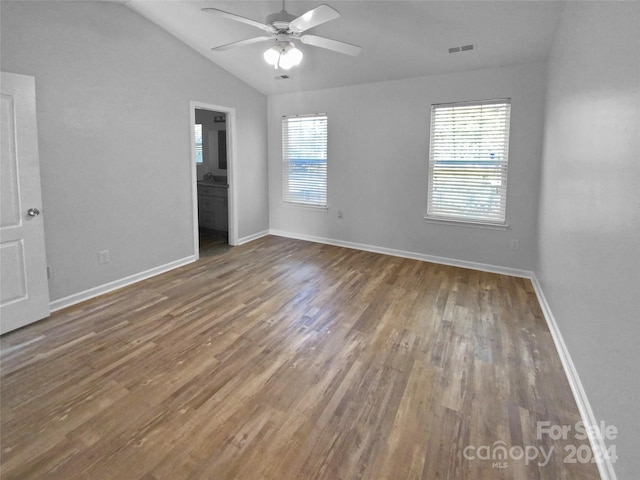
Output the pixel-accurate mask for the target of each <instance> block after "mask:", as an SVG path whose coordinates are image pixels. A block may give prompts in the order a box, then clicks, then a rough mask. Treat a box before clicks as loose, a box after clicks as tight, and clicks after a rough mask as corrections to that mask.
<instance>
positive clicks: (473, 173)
mask: <svg viewBox="0 0 640 480" xmlns="http://www.w3.org/2000/svg"><path fill="white" fill-rule="evenodd" d="M510 111H511V101H510V100H509V99H502V100H490V101H482V102H468V103H447V104H440V105H432V106H431V141H430V152H429V192H428V200H427V218H428V219H436V220H437V219H441V220H458V221H462V222H474V223H488V224H498V225H504V224H505V210H506V201H507V161H508V153H509V119H510Z"/></svg>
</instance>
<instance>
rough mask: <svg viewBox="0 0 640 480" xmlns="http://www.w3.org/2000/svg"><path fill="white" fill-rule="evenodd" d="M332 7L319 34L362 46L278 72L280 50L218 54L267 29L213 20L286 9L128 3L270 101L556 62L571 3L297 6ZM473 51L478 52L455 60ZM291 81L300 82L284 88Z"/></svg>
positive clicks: (320, 54)
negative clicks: (270, 55) (554, 50)
mask: <svg viewBox="0 0 640 480" xmlns="http://www.w3.org/2000/svg"><path fill="white" fill-rule="evenodd" d="M321 3H327V4H328V5H330V6H332V7H333V8H335V9H336V10H338V11H339V12H340V13H341V17H340V18H337V19H335V20H332V21H330V22H328V23H325V24H322V25H319V26H317V27H314V28H313V29H310V30H309V31H308V32H306V33H310V34H315V35H320V36H324V37H328V38H331V39H335V40H341V41H344V42H347V43H352V44H357V45H360V46H361V47H362V49H363V50H362V53H361V54H360V55H359V56H357V57H350V56H347V55H342V54H339V53H334V52H331V51H328V50H324V49H321V48H318V47H313V46H310V45H303V44H298V47H299V48H300V49H301V50H302V51H303V53H304V59H303V61H302V64H301V65H299V66H297V67H294V68H293V69H291V70H287V71H284V70H282V69H279V70H275V69H274V68H273V67H270V66H269V65H267V64H266V62H265V61H264V59H263V57H262V53H263V52H264V51H265V50H266V49H267V48H269V47H270V46H271V43H270V42H263V43H257V44H253V45H248V46H243V47H238V48H235V49H232V50H227V51H222V52H213V51H211V47H214V46H219V45H223V44H226V43H230V42H235V41H239V40H244V39H247V38H251V37H255V36H260V35H263V34H264V32H262V31H261V30H259V29H257V28H255V27H252V26H250V25H246V24H243V23H239V22H235V21H233V20H230V19H227V18H224V17H221V16H217V15H212V14H210V13H206V12H203V11H202V10H201V9H202V8H205V7H215V8H218V9H221V10H226V11H228V12H232V13H234V14H237V15H240V16H243V17H247V18H251V19H253V20H257V21H259V22H264V21H265V19H266V17H267V16H268V15H269V14H272V13H275V12H279V11H280V10H281V9H282V2H281V1H280V0H274V1H271V0H265V1H238V0H234V1H213V0H210V1H200V0H179V1H171V0H164V1H158V0H129V1H126V2H125V4H126V5H127V6H129V7H130V8H132V9H133V10H135V11H137V12H138V13H140V14H142V15H143V16H145V17H147V18H148V19H149V20H151V21H152V22H154V23H156V24H157V25H159V26H160V27H162V28H164V29H165V30H167V31H168V32H170V33H171V34H173V35H174V36H175V37H177V38H179V39H180V40H182V41H183V42H185V43H186V44H188V45H189V46H191V47H192V48H194V49H195V50H197V51H198V52H200V53H201V54H202V55H204V56H206V57H207V58H208V59H210V60H211V61H212V62H215V63H216V64H218V65H219V66H221V67H222V68H224V69H225V70H227V71H229V72H230V73H232V74H233V75H235V76H237V77H238V78H240V79H241V80H243V81H244V82H246V83H248V84H249V85H251V86H253V87H254V88H256V89H257V90H259V91H260V92H262V93H264V94H266V95H272V94H278V93H288V92H297V91H308V90H316V89H323V88H332V87H338V86H345V85H354V84H361V83H369V82H380V81H387V80H396V79H402V78H411V77H419V76H424V75H437V74H442V73H450V72H457V71H465V70H475V69H480V68H487V67H498V66H506V65H514V64H521V63H531V62H538V61H544V60H546V58H547V56H548V54H549V50H550V48H551V44H552V41H553V37H554V34H555V31H556V28H557V26H558V22H559V21H560V16H561V13H562V9H563V8H564V3H563V2H555V1H538V0H535V1H400V0H397V1H382V0H368V1H333V0H318V1H306V0H304V1H303V0H299V1H298V0H295V1H293V0H289V1H287V2H286V4H285V7H286V10H287V11H288V12H289V13H291V14H293V15H295V16H298V15H301V14H303V13H305V12H306V11H308V10H310V9H312V8H314V7H316V6H318V5H319V4H321ZM468 44H473V45H474V46H475V48H474V50H473V51H469V52H461V53H460V52H459V53H449V48H450V47H455V46H460V45H468ZM283 74H286V75H288V76H289V77H290V78H289V79H286V80H282V79H279V77H280V76H281V75H283Z"/></svg>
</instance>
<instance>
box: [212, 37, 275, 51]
mask: <svg viewBox="0 0 640 480" xmlns="http://www.w3.org/2000/svg"><path fill="white" fill-rule="evenodd" d="M267 40H273V37H271V36H269V37H268V36H262V37H253V38H248V39H246V40H240V41H239V42H232V43H226V44H224V45H220V46H219V47H213V48H212V49H211V50H213V51H214V52H223V51H225V50H229V49H230V48H235V47H243V46H245V45H251V44H252V43H258V42H266V41H267Z"/></svg>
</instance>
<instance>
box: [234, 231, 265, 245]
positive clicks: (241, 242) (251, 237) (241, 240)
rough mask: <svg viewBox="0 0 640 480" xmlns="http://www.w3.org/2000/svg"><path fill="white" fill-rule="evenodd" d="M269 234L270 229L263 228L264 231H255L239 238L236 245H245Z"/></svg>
mask: <svg viewBox="0 0 640 480" xmlns="http://www.w3.org/2000/svg"><path fill="white" fill-rule="evenodd" d="M267 235H269V230H263V231H262V232H258V233H254V234H253V235H247V236H246V237H242V238H239V239H238V242H237V243H236V245H238V246H239V245H244V244H245V243H249V242H252V241H254V240H257V239H259V238H262V237H266V236H267Z"/></svg>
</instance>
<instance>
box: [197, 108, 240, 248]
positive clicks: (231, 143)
mask: <svg viewBox="0 0 640 480" xmlns="http://www.w3.org/2000/svg"><path fill="white" fill-rule="evenodd" d="M196 110H209V111H212V112H220V113H224V114H226V117H227V118H226V120H227V183H228V184H229V189H228V200H227V208H228V215H229V245H231V246H235V245H237V244H238V215H237V209H236V175H235V168H234V167H235V154H236V135H235V132H236V109H235V108H233V107H225V106H222V105H213V104H211V103H203V102H196V101H194V100H192V101H191V102H189V120H190V122H189V123H190V125H189V138H190V139H191V142H190V143H191V193H192V197H193V199H192V200H193V252H194V255H195V256H196V258H200V245H199V242H198V236H199V233H198V167H197V165H196V139H195V135H194V134H193V132H194V131H195V128H196V127H195V125H196Z"/></svg>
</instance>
